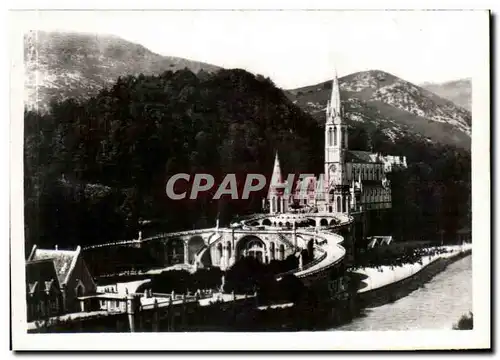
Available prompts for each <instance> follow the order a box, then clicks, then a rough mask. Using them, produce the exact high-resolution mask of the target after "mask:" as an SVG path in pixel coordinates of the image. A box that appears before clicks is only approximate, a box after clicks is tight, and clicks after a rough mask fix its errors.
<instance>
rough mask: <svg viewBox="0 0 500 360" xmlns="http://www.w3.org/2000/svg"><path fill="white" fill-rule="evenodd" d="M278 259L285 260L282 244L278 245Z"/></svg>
mask: <svg viewBox="0 0 500 360" xmlns="http://www.w3.org/2000/svg"><path fill="white" fill-rule="evenodd" d="M280 260H285V246H284V245H283V244H281V245H280Z"/></svg>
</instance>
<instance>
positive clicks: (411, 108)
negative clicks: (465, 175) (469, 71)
mask: <svg viewBox="0 0 500 360" xmlns="http://www.w3.org/2000/svg"><path fill="white" fill-rule="evenodd" d="M339 83H340V91H341V96H342V103H343V105H344V109H345V113H346V120H347V122H348V124H350V125H353V124H354V123H364V124H365V126H367V127H375V128H377V129H379V130H380V131H382V132H384V133H385V134H386V135H387V136H388V137H390V138H391V139H392V140H394V139H395V138H397V137H398V136H399V137H400V136H414V137H418V138H421V139H423V140H425V141H428V142H438V143H443V144H448V145H454V146H458V147H461V148H465V149H470V134H471V121H472V120H471V114H470V112H469V111H467V110H466V109H463V108H461V107H459V106H457V105H455V104H454V103H453V102H452V101H450V100H447V99H445V98H442V97H440V96H438V95H436V94H434V93H432V92H431V91H429V90H426V89H424V88H421V87H419V86H417V85H415V84H413V83H410V82H408V81H406V80H403V79H401V78H398V77H396V76H395V75H392V74H390V73H388V72H385V71H382V70H368V71H361V72H356V73H353V74H349V75H346V76H343V77H341V78H339ZM330 89H331V80H327V81H324V82H321V83H318V84H314V85H309V86H305V87H301V88H296V89H293V90H287V94H288V96H289V97H290V99H291V100H292V101H293V102H294V103H296V104H297V105H299V106H300V107H301V108H302V109H304V110H305V111H307V112H309V113H311V114H312V115H313V116H315V117H316V119H317V120H318V121H320V122H321V121H324V119H325V114H324V111H325V108H326V103H327V100H328V99H329V97H330Z"/></svg>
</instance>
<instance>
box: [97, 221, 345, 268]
mask: <svg viewBox="0 0 500 360" xmlns="http://www.w3.org/2000/svg"><path fill="white" fill-rule="evenodd" d="M352 221H353V219H352V218H351V217H349V216H346V215H341V214H335V215H334V214H331V213H325V214H321V213H315V214H275V215H269V214H262V215H259V214H256V215H254V216H251V217H248V218H245V219H242V220H240V221H238V222H236V223H233V224H231V226H230V227H229V228H218V227H215V228H207V229H198V230H189V231H180V232H175V233H164V234H158V235H155V236H153V237H148V238H144V239H142V238H141V237H140V236H139V239H136V240H130V241H128V242H127V241H123V242H117V243H111V244H104V245H99V246H95V247H92V248H97V247H109V246H134V247H140V248H142V249H145V250H147V251H148V253H150V254H151V255H153V256H154V258H155V259H158V260H159V262H160V264H161V265H162V266H164V267H169V266H173V265H176V264H185V265H189V266H191V267H195V268H197V267H209V266H217V267H220V268H221V269H222V270H225V269H227V268H228V267H230V266H231V265H232V264H234V263H235V262H236V261H237V260H238V259H240V258H241V257H242V256H245V257H246V256H252V257H255V258H257V259H258V260H259V261H261V262H263V263H268V262H270V261H272V260H284V259H286V258H287V257H288V256H289V255H294V254H295V255H296V256H298V257H299V255H300V252H301V251H303V250H306V251H307V252H308V253H309V255H312V258H313V259H314V260H313V261H312V262H311V263H310V264H308V265H307V268H302V267H300V268H299V269H297V271H295V273H296V274H298V275H299V276H300V277H304V276H307V275H308V274H310V273H312V272H318V271H320V270H321V269H323V268H326V267H328V266H329V265H331V264H335V263H338V262H339V261H340V260H342V258H343V257H344V256H345V249H344V248H343V247H342V246H341V245H340V243H342V242H343V241H344V236H346V235H347V236H349V234H350V232H351V224H352ZM338 233H342V234H343V235H344V236H342V235H339V234H338ZM300 263H301V261H300ZM308 269H309V270H308Z"/></svg>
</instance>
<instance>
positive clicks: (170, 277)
mask: <svg viewBox="0 0 500 360" xmlns="http://www.w3.org/2000/svg"><path fill="white" fill-rule="evenodd" d="M222 274H223V272H222V271H221V270H220V269H218V268H213V269H199V270H198V271H196V272H195V273H194V274H191V273H189V272H188V271H186V270H171V271H164V272H162V273H161V274H159V275H155V276H153V277H152V279H151V288H152V291H153V292H157V293H170V292H172V291H175V292H177V293H184V292H187V291H191V292H194V291H196V290H198V289H213V288H216V287H219V286H220V284H221V279H222Z"/></svg>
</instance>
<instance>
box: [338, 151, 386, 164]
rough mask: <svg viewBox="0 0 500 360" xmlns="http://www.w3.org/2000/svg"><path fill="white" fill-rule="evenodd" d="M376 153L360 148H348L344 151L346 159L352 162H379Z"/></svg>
mask: <svg viewBox="0 0 500 360" xmlns="http://www.w3.org/2000/svg"><path fill="white" fill-rule="evenodd" d="M377 157H378V156H377V154H374V153H371V152H369V151H361V150H348V151H347V152H346V161H347V162H354V163H372V164H374V163H380V161H377Z"/></svg>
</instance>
